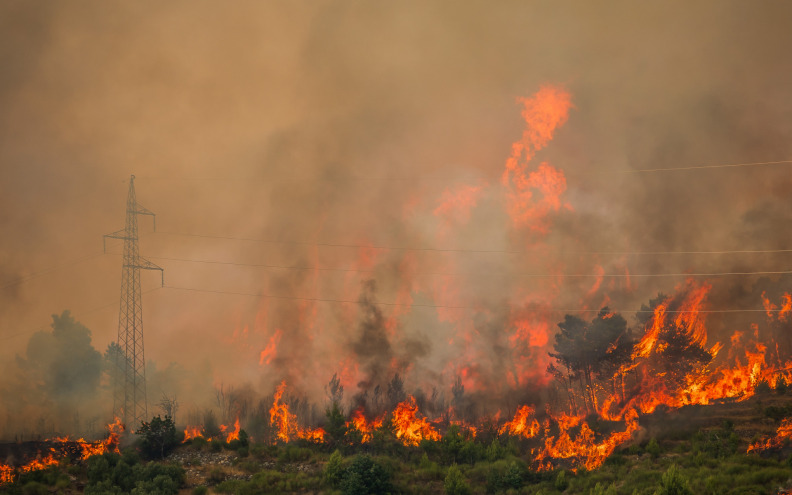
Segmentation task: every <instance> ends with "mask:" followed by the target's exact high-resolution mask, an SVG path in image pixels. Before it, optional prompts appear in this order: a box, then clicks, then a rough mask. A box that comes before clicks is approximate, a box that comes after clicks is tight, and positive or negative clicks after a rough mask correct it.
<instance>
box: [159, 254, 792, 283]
mask: <svg viewBox="0 0 792 495" xmlns="http://www.w3.org/2000/svg"><path fill="white" fill-rule="evenodd" d="M149 258H152V259H156V260H166V261H180V262H186V263H200V264H209V265H225V266H244V267H251V268H275V269H282V270H305V271H327V272H343V273H375V272H376V270H361V269H355V268H334V267H319V266H300V265H274V264H270V263H241V262H235V261H216V260H200V259H188V258H171V257H165V256H149ZM411 273H412V274H414V275H422V276H435V277H454V278H461V277H467V276H475V277H485V278H507V277H512V276H513V277H515V278H633V277H638V278H647V277H725V276H752V275H788V274H792V270H766V271H752V272H736V271H732V272H701V273H696V272H692V273H686V272H679V273H636V274H627V273H603V274H597V273H558V274H531V273H511V274H508V275H506V274H498V273H491V272H487V273H470V274H460V273H444V272H411Z"/></svg>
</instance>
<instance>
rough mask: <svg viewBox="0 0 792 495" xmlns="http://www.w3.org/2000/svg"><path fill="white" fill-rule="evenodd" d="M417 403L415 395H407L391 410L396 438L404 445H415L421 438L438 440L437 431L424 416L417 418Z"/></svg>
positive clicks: (438, 434)
mask: <svg viewBox="0 0 792 495" xmlns="http://www.w3.org/2000/svg"><path fill="white" fill-rule="evenodd" d="M417 414H418V405H417V404H416V403H415V397H413V396H409V397H408V398H407V400H405V401H404V402H400V403H399V404H398V405H396V409H394V411H393V426H394V428H395V433H396V438H398V439H399V440H400V441H401V442H402V443H403V444H404V445H412V446H417V445H418V444H420V443H421V440H440V433H438V432H437V430H436V429H434V427H432V425H430V424H429V422H428V421H427V420H426V418H418V417H417Z"/></svg>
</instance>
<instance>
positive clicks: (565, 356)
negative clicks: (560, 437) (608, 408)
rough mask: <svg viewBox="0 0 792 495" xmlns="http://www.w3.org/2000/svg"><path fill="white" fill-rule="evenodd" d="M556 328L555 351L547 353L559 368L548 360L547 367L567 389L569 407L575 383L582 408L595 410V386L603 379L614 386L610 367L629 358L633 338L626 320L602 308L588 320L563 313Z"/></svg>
mask: <svg viewBox="0 0 792 495" xmlns="http://www.w3.org/2000/svg"><path fill="white" fill-rule="evenodd" d="M558 328H559V329H560V331H559V332H558V333H557V334H556V336H555V343H554V345H553V349H554V350H555V352H551V353H550V356H551V357H553V358H554V359H555V360H556V362H557V363H558V365H559V366H560V367H561V368H560V369H559V368H558V367H556V366H554V365H552V364H551V368H550V369H549V371H550V372H551V373H553V374H554V376H555V378H556V379H557V380H559V381H560V382H561V383H562V385H563V386H564V387H565V388H566V389H567V390H568V391H569V398H570V402H571V405H572V407H573V409H576V407H575V400H574V392H573V389H574V387H575V386H576V384H577V386H578V387H579V389H580V394H581V396H582V397H583V403H584V407H585V409H586V412H593V411H596V410H597V397H596V392H597V390H598V389H600V388H602V386H603V384H605V383H610V385H611V388H612V389H614V388H615V382H614V380H613V378H614V370H618V369H619V368H620V367H621V366H623V365H624V363H626V362H627V361H629V356H630V352H631V351H632V345H633V342H632V339H631V336H630V333H629V331H628V329H627V322H626V321H625V319H624V318H622V317H621V315H617V314H613V313H611V312H609V311H608V308H603V309H602V310H600V312H599V314H598V315H597V316H596V317H595V318H594V319H593V320H591V321H590V322H587V321H585V320H583V319H581V318H578V317H576V316H572V315H566V316H565V317H564V321H563V322H561V323H559V324H558Z"/></svg>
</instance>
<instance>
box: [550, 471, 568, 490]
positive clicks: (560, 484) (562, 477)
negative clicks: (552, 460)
mask: <svg viewBox="0 0 792 495" xmlns="http://www.w3.org/2000/svg"><path fill="white" fill-rule="evenodd" d="M553 484H554V485H555V488H556V490H558V491H559V492H563V491H564V490H566V489H567V488H569V480H567V477H566V471H564V470H563V469H562V470H561V471H559V472H558V475H557V476H556V479H555V482H554V483H553Z"/></svg>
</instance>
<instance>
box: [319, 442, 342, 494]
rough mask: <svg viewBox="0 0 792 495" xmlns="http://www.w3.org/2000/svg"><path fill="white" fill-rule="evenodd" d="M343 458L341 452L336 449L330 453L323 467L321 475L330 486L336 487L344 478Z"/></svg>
mask: <svg viewBox="0 0 792 495" xmlns="http://www.w3.org/2000/svg"><path fill="white" fill-rule="evenodd" d="M343 464H344V458H343V456H341V452H339V451H338V450H336V451H335V452H333V453H332V454H331V455H330V459H329V460H328V461H327V464H326V465H325V467H324V471H323V472H322V475H323V477H324V479H325V483H327V484H328V485H330V486H332V487H338V486H340V485H341V482H342V481H343V479H344V466H343Z"/></svg>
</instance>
